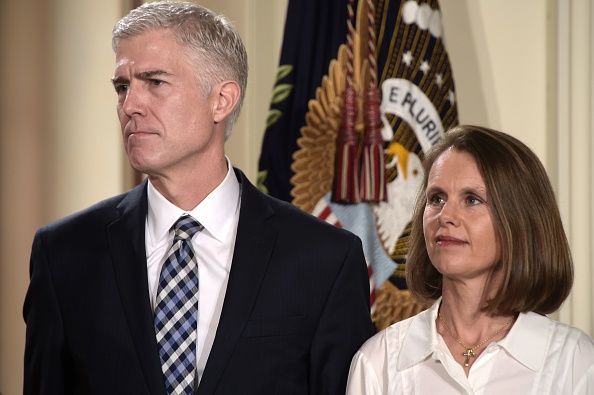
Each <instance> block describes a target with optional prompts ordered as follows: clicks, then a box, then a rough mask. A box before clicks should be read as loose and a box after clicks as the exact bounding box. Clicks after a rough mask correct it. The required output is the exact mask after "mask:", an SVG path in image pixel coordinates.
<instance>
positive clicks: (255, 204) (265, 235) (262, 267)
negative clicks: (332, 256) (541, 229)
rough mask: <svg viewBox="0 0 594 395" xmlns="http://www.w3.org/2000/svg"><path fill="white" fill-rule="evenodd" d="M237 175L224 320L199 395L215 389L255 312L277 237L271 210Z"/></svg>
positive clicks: (201, 382) (254, 190)
mask: <svg viewBox="0 0 594 395" xmlns="http://www.w3.org/2000/svg"><path fill="white" fill-rule="evenodd" d="M236 174H237V178H238V179H239V180H240V183H241V188H242V189H241V190H242V192H241V209H240V212H239V224H238V227H237V237H236V239H235V249H234V252H233V262H232V264H231V272H230V273H229V282H228V283H227V291H226V294H225V301H224V303H223V309H222V312H221V319H220V321H219V326H218V328H217V333H216V336H215V339H214V343H213V346H212V350H211V352H210V355H209V357H208V361H207V363H206V367H205V369H204V374H203V375H202V380H201V381H200V386H199V388H198V393H199V394H200V395H204V394H212V393H214V392H215V390H216V387H217V385H218V382H219V380H220V378H221V375H222V373H223V371H224V370H225V367H226V365H227V363H228V361H229V358H230V357H231V354H232V353H233V350H234V349H235V345H236V343H237V341H238V339H239V336H240V335H241V332H242V331H243V329H244V327H245V324H246V323H247V320H248V318H249V316H250V313H251V311H252V306H253V304H254V302H255V300H256V297H257V295H258V291H259V289H260V284H261V281H262V279H263V277H264V274H265V272H266V268H267V267H268V262H269V260H270V255H271V253H272V248H273V246H274V242H275V238H276V230H275V229H274V228H273V227H272V226H265V225H266V220H267V218H269V217H270V216H272V215H273V210H272V208H271V207H270V206H269V205H268V204H267V202H266V201H265V199H264V198H263V197H262V196H261V193H260V192H259V191H258V190H256V188H255V187H254V186H253V185H252V184H250V182H249V181H248V180H247V178H246V177H245V175H244V174H243V173H241V172H240V171H238V170H236Z"/></svg>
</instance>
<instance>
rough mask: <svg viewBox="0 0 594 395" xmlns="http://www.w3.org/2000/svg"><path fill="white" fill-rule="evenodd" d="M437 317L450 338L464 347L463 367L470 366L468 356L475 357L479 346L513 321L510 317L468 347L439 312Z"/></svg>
mask: <svg viewBox="0 0 594 395" xmlns="http://www.w3.org/2000/svg"><path fill="white" fill-rule="evenodd" d="M437 319H439V321H440V322H441V324H442V325H443V326H445V328H446V329H447V331H448V333H449V334H450V336H451V337H452V339H454V340H455V341H456V342H457V343H458V344H459V345H461V346H462V347H463V348H464V352H463V353H462V356H463V357H465V358H466V359H465V360H464V367H465V368H467V367H469V366H470V358H476V353H475V351H478V349H479V348H480V347H482V346H484V345H485V343H487V342H488V341H489V340H491V339H493V338H494V337H495V336H497V335H498V334H500V333H501V332H503V331H504V330H505V329H507V327H508V326H509V325H510V324H511V323H512V322H513V321H514V319H513V318H512V319H511V320H509V321H507V322H506V323H505V324H503V326H502V327H501V328H499V329H498V330H497V331H496V332H495V333H494V334H493V335H491V336H489V337H487V338H486V339H483V340H481V341H480V342H478V343H477V344H476V345H474V346H473V347H468V346H467V345H465V344H464V343H462V340H460V338H459V337H456V336H454V333H453V332H452V330H451V329H450V327H449V326H448V324H446V323H445V320H444V319H443V318H441V314H438V315H437Z"/></svg>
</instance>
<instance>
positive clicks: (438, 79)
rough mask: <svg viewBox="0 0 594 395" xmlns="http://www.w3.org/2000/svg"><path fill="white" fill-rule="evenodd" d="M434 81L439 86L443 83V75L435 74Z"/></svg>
mask: <svg viewBox="0 0 594 395" xmlns="http://www.w3.org/2000/svg"><path fill="white" fill-rule="evenodd" d="M435 83H436V84H437V86H439V87H440V88H441V86H442V85H443V76H442V75H441V74H439V73H438V74H436V75H435Z"/></svg>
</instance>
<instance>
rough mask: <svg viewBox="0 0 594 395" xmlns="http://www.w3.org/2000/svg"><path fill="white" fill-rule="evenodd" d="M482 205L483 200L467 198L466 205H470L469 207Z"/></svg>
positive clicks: (473, 197)
mask: <svg viewBox="0 0 594 395" xmlns="http://www.w3.org/2000/svg"><path fill="white" fill-rule="evenodd" d="M480 203H482V200H481V199H479V198H477V197H476V196H472V195H470V196H467V197H466V204H468V205H469V206H474V205H475V204H480Z"/></svg>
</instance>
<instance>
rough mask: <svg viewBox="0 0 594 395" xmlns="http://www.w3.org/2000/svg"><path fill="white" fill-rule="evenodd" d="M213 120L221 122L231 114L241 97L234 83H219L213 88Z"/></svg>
mask: <svg viewBox="0 0 594 395" xmlns="http://www.w3.org/2000/svg"><path fill="white" fill-rule="evenodd" d="M213 93H214V97H213V99H214V106H213V119H214V121H215V122H216V123H219V122H222V121H223V120H225V119H226V118H227V116H229V114H231V112H232V111H233V109H234V108H235V106H236V105H237V103H238V102H239V97H240V96H241V89H240V88H239V85H238V84H237V82H235V81H222V82H219V83H218V84H217V85H216V86H215V87H214V88H213Z"/></svg>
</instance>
